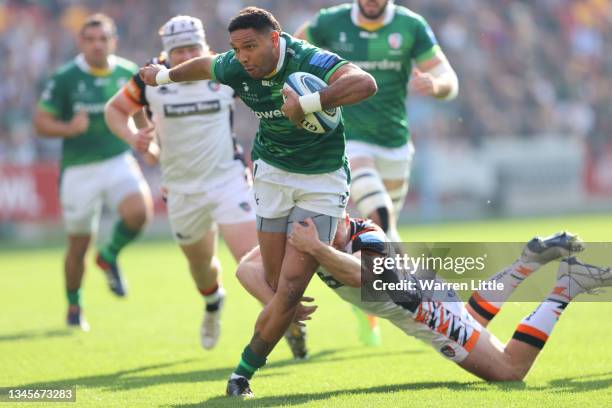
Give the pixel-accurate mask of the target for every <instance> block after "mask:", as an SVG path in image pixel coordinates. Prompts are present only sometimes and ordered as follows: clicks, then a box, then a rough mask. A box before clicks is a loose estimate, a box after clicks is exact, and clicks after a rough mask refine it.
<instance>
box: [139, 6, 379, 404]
mask: <svg viewBox="0 0 612 408" xmlns="http://www.w3.org/2000/svg"><path fill="white" fill-rule="evenodd" d="M228 31H229V33H230V43H231V46H232V48H233V50H231V51H228V52H226V53H223V54H220V55H218V56H215V57H211V56H206V57H200V58H196V59H192V60H190V61H187V62H185V63H183V64H181V65H178V66H176V67H173V68H172V69H170V70H168V69H167V68H165V67H162V66H159V65H150V66H147V67H144V68H141V76H142V77H143V80H144V82H145V83H146V84H148V85H161V84H167V83H169V82H183V81H197V80H203V79H215V80H217V81H219V82H221V83H222V84H226V85H229V86H230V87H232V88H233V89H234V91H235V92H236V94H237V95H238V96H239V97H240V98H241V99H242V100H243V101H244V102H245V103H246V105H247V106H249V108H251V109H252V110H253V111H254V112H255V115H256V116H257V117H258V118H259V119H260V124H259V130H258V132H257V136H256V139H255V144H254V147H253V152H252V158H253V160H254V168H253V177H254V193H255V201H256V213H257V227H258V239H259V243H260V247H261V254H262V258H263V263H264V266H265V268H264V269H265V272H266V278H267V281H268V282H270V283H271V285H272V287H274V288H275V290H276V293H275V294H274V296H273V298H272V300H271V301H270V302H269V303H268V304H267V305H266V307H265V308H264V310H263V311H262V312H261V314H260V315H259V318H258V320H257V323H256V324H255V334H254V335H253V338H252V339H251V342H250V344H249V345H248V346H247V347H246V348H245V349H244V352H243V354H242V358H241V360H240V363H239V365H238V367H237V368H236V370H235V372H234V373H233V374H232V376H231V377H230V380H229V382H228V387H227V394H228V395H235V396H242V397H249V396H252V395H253V394H252V392H251V390H250V387H249V381H248V380H249V379H250V378H251V377H252V375H253V374H254V373H255V371H256V370H257V369H259V368H260V367H262V366H263V365H264V364H265V363H266V358H267V356H268V354H270V352H271V351H272V349H273V348H274V346H275V345H276V343H277V342H278V341H279V339H280V338H281V337H282V336H283V333H284V332H285V330H286V329H287V327H288V326H289V324H290V323H291V321H292V320H293V319H294V318H295V316H296V310H297V306H298V304H299V302H300V299H301V298H302V295H303V293H304V290H305V289H306V286H307V285H308V283H309V282H310V279H311V278H312V275H313V273H314V271H315V269H316V268H317V265H318V263H317V261H316V260H315V259H314V258H313V257H312V256H310V255H308V254H305V253H303V252H300V251H298V250H297V249H296V248H295V247H293V246H292V245H290V244H289V243H288V242H287V233H288V232H290V231H291V228H292V224H293V223H294V222H302V221H303V220H305V219H306V218H308V217H311V218H312V219H314V220H315V223H316V224H317V228H318V231H319V234H320V239H321V241H322V242H326V243H328V244H329V243H330V241H331V240H332V238H333V237H334V233H335V230H336V225H337V219H338V217H340V216H341V215H342V214H343V211H344V207H345V205H346V201H347V199H348V183H349V172H348V163H347V160H346V157H345V155H344V126H343V125H342V123H340V124H339V126H338V127H337V128H336V129H335V130H333V131H330V132H328V133H327V134H324V135H315V134H313V133H311V132H308V131H306V130H304V129H302V128H301V127H300V123H301V122H302V119H303V118H304V114H305V113H311V112H314V111H318V110H321V109H323V108H334V107H337V106H343V105H350V104H354V103H358V102H360V101H362V100H364V99H366V98H368V97H370V96H372V95H373V94H374V93H375V92H376V89H377V88H376V82H375V81H374V79H373V78H372V76H371V75H369V74H368V73H366V72H365V71H363V70H361V69H360V68H358V67H357V66H355V65H353V64H350V63H348V62H346V61H345V60H343V59H341V58H340V57H338V56H337V55H336V54H333V53H331V52H328V51H323V50H321V49H319V48H316V47H314V46H312V45H310V44H308V43H306V42H304V41H300V40H296V39H294V38H293V37H291V36H290V35H288V34H286V33H283V32H282V31H281V28H280V25H279V24H278V22H277V21H276V19H275V18H274V16H272V14H270V13H269V12H268V11H266V10H262V9H259V8H256V7H248V8H246V9H244V10H242V11H241V12H240V13H239V14H238V15H237V16H236V17H234V18H233V19H232V20H231V22H230V24H229V26H228ZM294 72H309V73H311V74H313V75H315V76H317V77H319V78H321V79H323V80H324V81H325V82H327V83H328V84H329V86H328V87H327V88H325V89H323V90H321V91H319V92H317V93H315V94H310V95H306V96H302V97H298V96H297V94H296V93H294V92H292V91H290V90H283V84H284V83H285V80H286V78H287V77H288V76H289V75H290V74H291V73H294ZM283 97H285V98H286V101H285V102H284V101H283Z"/></svg>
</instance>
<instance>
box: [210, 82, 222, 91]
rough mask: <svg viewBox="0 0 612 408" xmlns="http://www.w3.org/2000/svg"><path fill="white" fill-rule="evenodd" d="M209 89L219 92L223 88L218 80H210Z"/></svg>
mask: <svg viewBox="0 0 612 408" xmlns="http://www.w3.org/2000/svg"><path fill="white" fill-rule="evenodd" d="M208 89H210V90H211V91H213V92H219V90H220V89H221V84H220V83H218V82H217V81H208Z"/></svg>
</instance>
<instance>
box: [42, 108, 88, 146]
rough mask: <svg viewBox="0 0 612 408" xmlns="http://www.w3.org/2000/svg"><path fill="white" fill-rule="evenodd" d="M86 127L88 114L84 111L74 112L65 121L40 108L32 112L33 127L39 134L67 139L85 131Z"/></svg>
mask: <svg viewBox="0 0 612 408" xmlns="http://www.w3.org/2000/svg"><path fill="white" fill-rule="evenodd" d="M88 127H89V115H88V114H87V112H85V111H79V112H77V113H75V114H74V116H73V117H72V119H71V120H69V121H67V122H64V121H63V120H60V119H58V118H56V117H55V115H53V114H52V113H51V112H47V111H46V110H44V109H41V108H36V112H35V113H34V128H35V129H36V131H37V132H38V134H39V135H40V136H46V137H59V138H64V139H68V138H72V137H76V136H78V135H80V134H82V133H84V132H86V131H87V128H88Z"/></svg>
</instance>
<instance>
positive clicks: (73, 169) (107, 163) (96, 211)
mask: <svg viewBox="0 0 612 408" xmlns="http://www.w3.org/2000/svg"><path fill="white" fill-rule="evenodd" d="M138 192H140V193H141V194H148V195H150V194H151V192H150V190H149V185H148V184H147V182H146V181H145V179H144V177H143V175H142V172H141V171H140V167H138V163H137V162H136V159H134V156H132V155H131V154H130V153H128V152H126V153H122V154H120V155H118V156H115V157H112V158H110V159H106V160H103V161H99V162H95V163H90V164H82V165H77V166H69V167H67V168H66V169H65V170H64V171H63V172H62V178H61V185H60V201H61V204H62V212H63V218H64V224H65V227H66V231H67V232H68V233H69V234H91V233H94V232H96V231H97V229H98V222H99V220H100V213H101V210H102V205H103V204H104V205H106V206H107V207H108V208H109V209H110V210H112V211H116V210H117V207H118V206H119V204H120V203H121V201H123V199H124V198H126V197H127V196H129V195H131V194H133V193H138Z"/></svg>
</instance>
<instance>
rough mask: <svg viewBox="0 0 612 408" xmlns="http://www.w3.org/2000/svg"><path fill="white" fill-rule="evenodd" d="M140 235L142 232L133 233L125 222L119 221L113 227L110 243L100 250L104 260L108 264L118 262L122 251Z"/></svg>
mask: <svg viewBox="0 0 612 408" xmlns="http://www.w3.org/2000/svg"><path fill="white" fill-rule="evenodd" d="M138 234H140V230H138V231H132V230H130V229H129V228H128V226H127V225H125V223H124V222H123V220H119V221H117V222H116V223H115V226H114V227H113V234H112V236H111V240H110V242H109V243H108V244H106V245H105V246H104V247H103V248H102V249H100V254H102V258H103V259H104V260H105V261H107V262H117V255H119V252H120V251H121V249H123V247H124V246H126V245H127V244H129V243H130V242H132V241H133V240H134V239H136V237H137V236H138Z"/></svg>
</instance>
